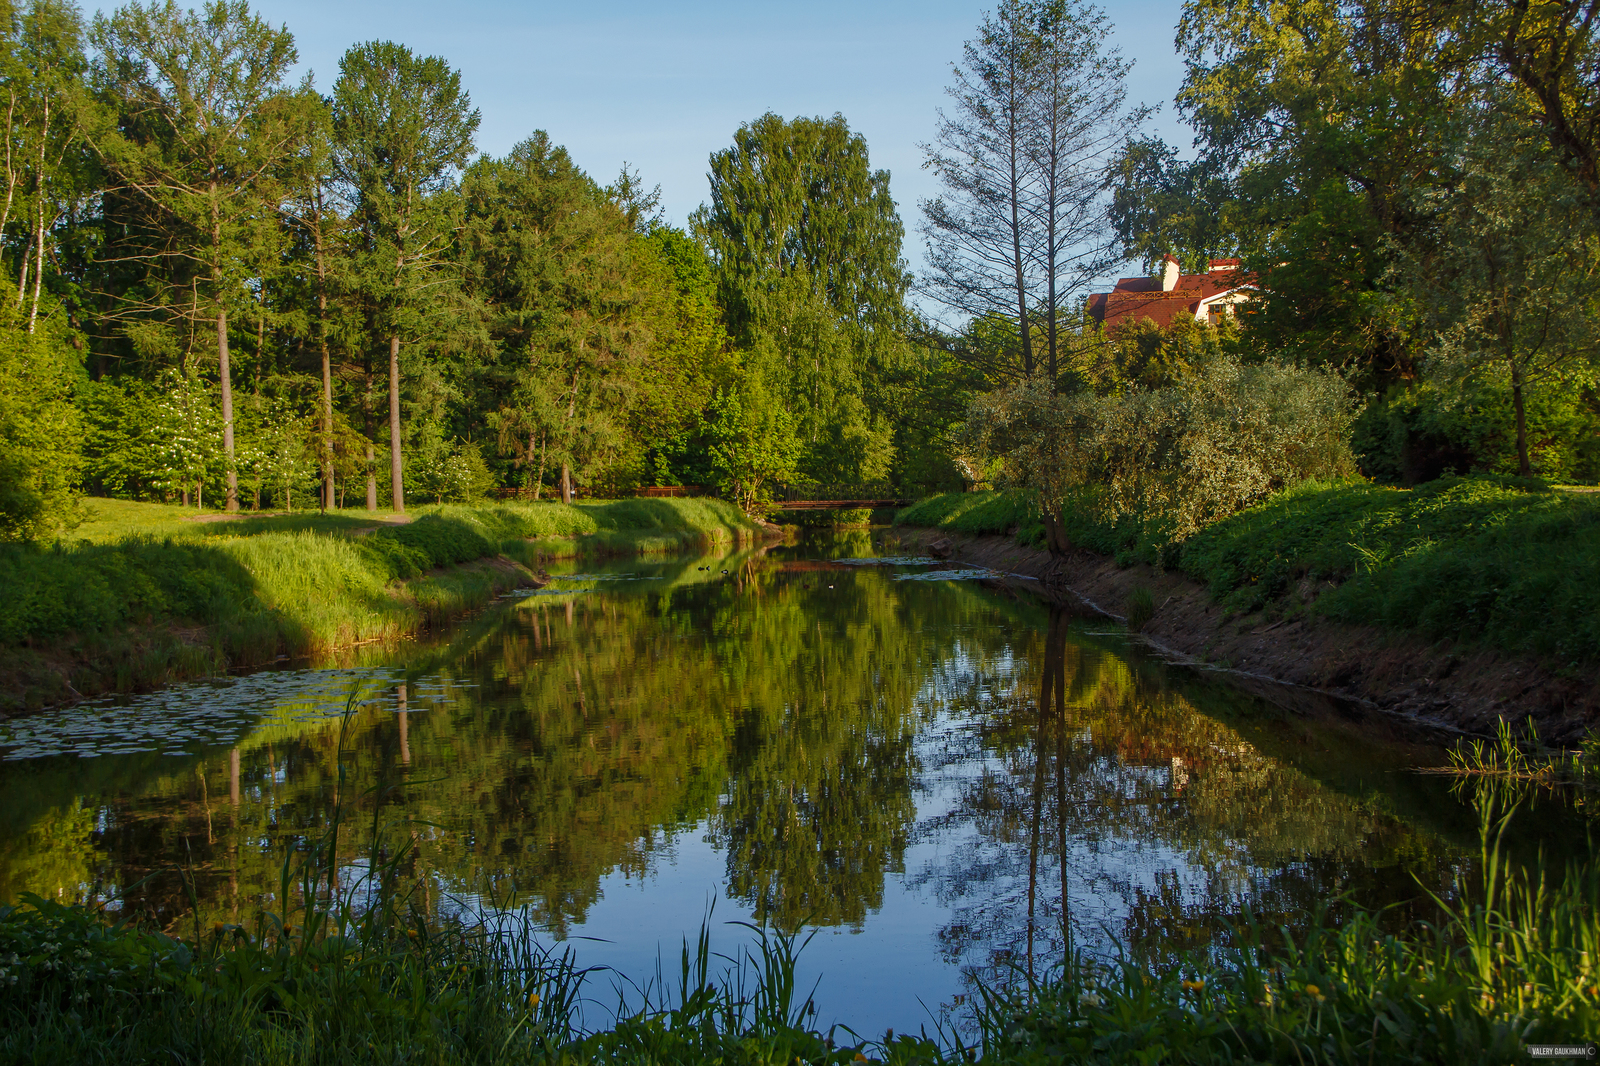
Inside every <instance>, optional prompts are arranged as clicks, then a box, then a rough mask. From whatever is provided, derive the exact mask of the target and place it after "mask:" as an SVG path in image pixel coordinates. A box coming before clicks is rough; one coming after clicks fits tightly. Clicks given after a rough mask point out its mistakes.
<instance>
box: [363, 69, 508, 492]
mask: <svg viewBox="0 0 1600 1066" xmlns="http://www.w3.org/2000/svg"><path fill="white" fill-rule="evenodd" d="M478 118H479V116H478V112H477V111H476V110H475V109H473V107H472V102H471V100H470V98H469V97H468V96H467V94H466V92H465V91H464V90H463V89H462V88H461V75H460V73H459V72H457V71H454V70H452V69H450V66H449V64H448V63H446V62H445V61H444V60H443V59H441V58H439V57H438V56H429V57H426V58H424V57H421V56H418V55H416V54H414V53H413V52H412V51H411V50H410V49H408V48H406V47H405V46H403V45H399V44H395V43H394V42H392V41H371V42H368V43H366V44H360V45H357V46H355V47H354V48H352V49H350V50H349V51H348V52H346V53H345V54H344V58H342V59H341V60H340V61H339V80H338V81H337V82H336V83H335V84H334V87H333V134H334V173H335V175H336V177H337V180H338V182H339V184H340V186H341V188H342V190H343V193H344V195H345V196H346V197H347V198H348V200H349V202H350V204H351V207H352V209H353V216H354V222H355V224H356V226H357V227H358V230H359V241H358V244H357V248H356V254H355V255H354V256H353V262H352V274H353V277H354V278H355V283H356V284H357V285H358V286H359V287H360V289H361V290H362V292H363V293H364V295H365V296H366V298H367V300H368V301H369V303H370V305H371V307H372V308H373V325H374V327H375V329H376V330H377V332H378V334H379V335H380V336H382V337H384V338H385V339H386V340H387V342H388V349H389V353H388V354H389V462H390V484H391V489H392V496H393V503H394V509H395V510H396V511H404V510H405V487H404V479H403V474H402V465H401V463H402V457H401V434H400V343H401V337H402V336H403V335H415V334H416V333H417V332H419V331H420V328H421V319H422V316H423V315H424V313H425V311H426V300H427V298H428V296H429V295H430V292H431V291H432V290H435V289H437V288H438V287H439V286H440V285H441V284H442V283H443V282H444V281H446V280H448V271H449V268H450V263H449V259H448V257H447V254H446V253H447V252H448V250H449V241H448V237H449V235H450V232H451V230H452V228H453V226H454V214H453V201H452V199H451V198H450V197H449V195H448V194H449V193H450V192H451V191H452V189H453V187H454V180H455V177H456V175H457V173H458V172H459V170H460V169H461V168H462V167H463V166H465V165H466V162H467V158H468V156H469V155H470V154H471V153H472V139H473V135H474V134H475V133H476V132H477V129H478Z"/></svg>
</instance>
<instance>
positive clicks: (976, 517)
mask: <svg viewBox="0 0 1600 1066" xmlns="http://www.w3.org/2000/svg"><path fill="white" fill-rule="evenodd" d="M1038 520H1039V515H1038V510H1037V508H1035V507H1034V505H1033V500H1032V498H1031V497H1030V496H1028V495H1027V494H1025V493H1020V492H943V493H940V494H938V495H936V496H929V497H928V498H927V499H924V500H918V501H917V502H916V503H914V504H912V505H911V506H910V507H907V508H906V509H905V510H903V511H901V512H900V513H899V514H897V515H895V518H894V524H895V525H897V526H932V527H934V528H937V529H948V530H950V531H952V532H955V533H968V534H972V535H974V536H976V535H980V534H984V533H1000V534H1005V533H1013V532H1017V531H1018V530H1019V529H1021V528H1023V527H1027V526H1030V525H1033V524H1035V523H1037V522H1038Z"/></svg>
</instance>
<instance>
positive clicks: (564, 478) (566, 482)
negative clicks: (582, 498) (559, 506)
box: [561, 463, 572, 503]
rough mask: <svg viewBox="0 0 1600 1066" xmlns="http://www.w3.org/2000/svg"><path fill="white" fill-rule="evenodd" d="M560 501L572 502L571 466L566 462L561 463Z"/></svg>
mask: <svg viewBox="0 0 1600 1066" xmlns="http://www.w3.org/2000/svg"><path fill="white" fill-rule="evenodd" d="M561 502H562V503H571V502H572V468H571V467H569V466H568V465H567V464H566V463H562V464H561Z"/></svg>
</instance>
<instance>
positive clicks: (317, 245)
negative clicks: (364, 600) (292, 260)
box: [311, 182, 334, 511]
mask: <svg viewBox="0 0 1600 1066" xmlns="http://www.w3.org/2000/svg"><path fill="white" fill-rule="evenodd" d="M311 221H312V230H311V234H312V240H313V244H314V251H315V252H316V256H317V346H318V347H319V348H320V349H321V350H322V508H323V510H325V511H326V510H328V509H329V508H332V507H333V504H334V496H333V364H332V362H331V361H330V360H329V358H328V275H327V266H326V260H324V258H323V254H322V185H321V183H320V182H319V183H318V185H317V193H316V197H315V198H314V199H313V201H312V211H311Z"/></svg>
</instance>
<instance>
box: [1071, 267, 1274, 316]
mask: <svg viewBox="0 0 1600 1066" xmlns="http://www.w3.org/2000/svg"><path fill="white" fill-rule="evenodd" d="M1238 264H1239V261H1238V260H1237V259H1231V260H1230V259H1213V260H1211V262H1210V264H1209V265H1210V266H1212V267H1213V268H1215V269H1213V270H1211V271H1209V272H1207V273H1205V274H1182V275H1179V277H1178V281H1177V284H1176V285H1174V286H1173V287H1172V288H1171V289H1168V290H1163V289H1162V288H1161V282H1160V281H1159V280H1158V279H1155V278H1148V277H1145V278H1122V279H1120V280H1118V282H1117V284H1116V287H1115V288H1113V289H1112V290H1111V291H1110V292H1097V293H1094V294H1093V295H1091V296H1090V297H1089V313H1090V314H1091V315H1093V316H1094V317H1095V318H1097V319H1099V320H1100V321H1101V322H1103V323H1104V324H1105V327H1106V329H1107V330H1114V329H1116V327H1117V326H1119V325H1121V324H1122V323H1124V322H1137V321H1139V320H1140V319H1145V318H1148V319H1150V320H1151V321H1152V322H1154V323H1155V324H1156V325H1158V326H1167V325H1171V324H1172V322H1173V320H1174V319H1176V318H1177V317H1178V314H1179V312H1180V311H1184V312H1187V313H1188V314H1189V315H1190V317H1193V316H1194V314H1195V313H1196V312H1197V311H1199V309H1200V301H1202V300H1206V299H1209V298H1211V297H1213V296H1219V295H1221V294H1222V293H1225V292H1228V291H1230V290H1232V289H1237V288H1240V287H1241V286H1243V285H1247V284H1249V282H1248V280H1247V279H1246V278H1245V277H1243V276H1242V275H1241V274H1240V273H1239V271H1238ZM1224 267H1226V268H1228V269H1222V268H1224Z"/></svg>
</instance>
